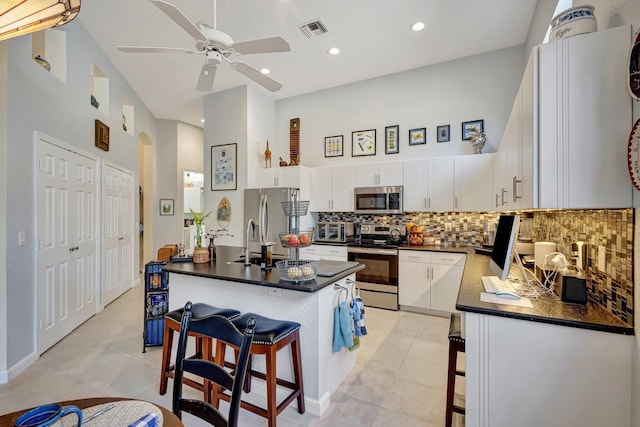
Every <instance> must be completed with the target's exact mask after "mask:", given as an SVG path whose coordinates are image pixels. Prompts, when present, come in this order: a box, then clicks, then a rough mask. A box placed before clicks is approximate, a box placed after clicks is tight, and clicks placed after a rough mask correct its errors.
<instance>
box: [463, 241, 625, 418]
mask: <svg viewBox="0 0 640 427" xmlns="http://www.w3.org/2000/svg"><path fill="white" fill-rule="evenodd" d="M488 260H489V258H488V257H487V256H483V255H477V254H474V253H473V252H472V251H469V252H468V256H467V261H466V264H465V269H464V275H463V278H462V284H461V287H460V292H459V294H458V300H457V304H456V308H457V309H458V310H460V311H462V312H463V328H462V329H463V332H462V333H463V337H464V338H465V340H466V363H465V368H466V399H465V406H466V415H465V425H466V426H468V427H478V426H481V427H507V426H569V425H575V426H578V425H579V426H603V425H611V426H614V425H615V426H630V423H631V380H632V379H631V372H632V348H633V337H631V336H629V335H633V333H634V332H633V327H630V326H628V325H626V324H625V323H624V322H622V321H621V320H619V319H617V318H616V317H614V316H613V315H611V314H610V313H608V312H607V311H606V310H604V309H603V308H602V307H600V306H598V305H597V304H595V303H593V302H592V301H589V302H588V303H587V304H586V305H578V304H568V303H563V302H560V301H548V300H537V301H532V304H533V307H532V308H525V307H516V306H513V305H505V304H495V303H489V302H483V301H481V299H480V295H481V293H482V292H484V288H483V286H482V281H481V279H480V277H481V276H483V275H492V274H493V273H491V271H490V270H489V266H488V262H489V261H488Z"/></svg>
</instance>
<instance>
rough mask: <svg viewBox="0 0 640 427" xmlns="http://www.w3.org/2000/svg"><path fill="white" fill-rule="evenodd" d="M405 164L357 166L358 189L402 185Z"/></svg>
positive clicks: (390, 163) (389, 163)
mask: <svg viewBox="0 0 640 427" xmlns="http://www.w3.org/2000/svg"><path fill="white" fill-rule="evenodd" d="M403 163H404V162H383V163H365V164H359V165H356V166H355V168H356V187H371V186H375V185H382V186H389V185H402V181H403V174H402V170H403Z"/></svg>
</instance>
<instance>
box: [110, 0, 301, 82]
mask: <svg viewBox="0 0 640 427" xmlns="http://www.w3.org/2000/svg"><path fill="white" fill-rule="evenodd" d="M151 3H153V4H154V5H155V6H156V7H157V8H158V9H160V10H161V11H162V12H164V13H165V14H166V15H167V16H168V17H169V18H171V19H172V20H173V21H174V22H175V23H176V24H178V25H179V26H180V27H181V28H182V29H183V30H184V31H186V32H187V33H188V34H189V35H191V37H193V38H194V39H195V41H196V50H189V49H182V48H175V47H145V46H118V50H119V51H121V52H127V53H181V54H200V55H204V56H205V63H204V65H203V66H202V69H201V70H200V77H199V78H198V83H197V85H196V90H198V91H202V92H208V91H210V90H211V88H212V87H213V80H214V78H215V75H216V70H217V68H218V64H220V63H221V62H222V61H226V62H228V63H229V64H230V65H231V68H233V69H234V70H236V71H238V72H239V73H240V74H243V75H244V76H246V77H248V78H249V79H251V80H253V81H254V82H256V83H258V84H259V85H260V86H263V87H264V88H265V89H267V90H269V91H271V92H276V91H278V90H280V89H281V88H282V85H281V84H280V83H278V82H277V81H275V80H273V79H272V78H270V77H268V76H266V75H264V74H263V73H261V72H260V71H259V70H257V69H255V68H253V67H251V66H249V65H247V64H245V63H244V62H242V61H241V60H239V59H235V55H249V54H252V53H274V52H289V51H290V50H291V49H290V48H289V43H287V42H286V41H285V40H284V39H283V38H281V37H270V38H266V39H257V40H248V41H244V42H239V43H234V41H233V39H232V38H231V36H229V35H228V34H226V33H224V32H222V31H220V30H218V29H216V0H213V23H211V22H206V21H199V22H198V23H197V24H194V23H193V22H191V20H189V18H187V17H186V16H185V15H184V14H183V13H182V12H181V11H180V10H179V9H178V8H177V7H176V6H174V5H172V4H171V3H167V2H166V1H163V0H151Z"/></svg>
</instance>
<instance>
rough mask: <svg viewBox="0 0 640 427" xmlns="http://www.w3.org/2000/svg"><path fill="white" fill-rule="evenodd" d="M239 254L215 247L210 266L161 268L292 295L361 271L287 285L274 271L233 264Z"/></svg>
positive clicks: (190, 264) (184, 264) (232, 248)
mask: <svg viewBox="0 0 640 427" xmlns="http://www.w3.org/2000/svg"><path fill="white" fill-rule="evenodd" d="M241 250H242V248H240V247H236V246H216V261H214V262H208V263H204V264H194V263H193V262H177V263H169V264H167V265H166V266H164V268H163V270H164V271H168V272H169V273H177V274H186V275H189V276H199V277H206V278H210V279H221V280H228V281H230V282H241V283H249V284H252V285H258V286H269V287H272V288H280V289H289V290H292V291H300V292H316V291H319V290H320V289H322V288H325V287H327V286H329V285H332V284H334V283H335V282H336V281H338V280H340V279H343V278H345V277H347V276H348V275H350V274H353V273H355V272H356V271H360V270H362V269H363V268H364V265H362V264H360V265H358V266H356V267H352V268H349V269H347V270H345V271H343V272H342V273H338V274H336V275H335V276H331V277H320V276H318V277H316V278H315V279H314V280H307V281H304V282H297V283H296V282H289V281H285V280H280V276H279V275H278V271H277V270H276V269H275V267H274V268H273V269H271V270H267V271H264V270H261V269H260V266H258V265H250V266H245V265H244V263H243V262H235V261H237V260H240V259H241V258H240V251H241Z"/></svg>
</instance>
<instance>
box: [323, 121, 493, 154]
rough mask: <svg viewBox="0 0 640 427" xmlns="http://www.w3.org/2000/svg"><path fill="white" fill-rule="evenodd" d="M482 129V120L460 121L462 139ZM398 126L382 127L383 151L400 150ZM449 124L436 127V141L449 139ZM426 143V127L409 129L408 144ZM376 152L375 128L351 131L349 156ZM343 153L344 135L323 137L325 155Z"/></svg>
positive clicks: (395, 151)
mask: <svg viewBox="0 0 640 427" xmlns="http://www.w3.org/2000/svg"><path fill="white" fill-rule="evenodd" d="M483 131H484V120H474V121H470V122H462V140H463V141H468V140H470V139H471V138H472V136H473V134H474V133H475V132H483ZM399 133H400V127H399V126H398V125H394V126H387V127H385V128H384V153H385V154H397V153H399V152H400V144H399ZM450 133H451V126H450V125H442V126H438V127H437V129H436V141H437V142H449V141H450V140H451V135H450ZM426 143H427V128H416V129H409V145H422V144H426ZM375 154H376V130H375V129H367V130H358V131H354V132H351V157H360V156H375ZM343 155H344V135H334V136H327V137H326V138H325V139H324V156H325V157H342V156H343Z"/></svg>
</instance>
